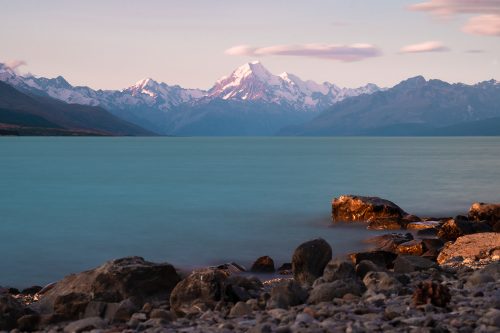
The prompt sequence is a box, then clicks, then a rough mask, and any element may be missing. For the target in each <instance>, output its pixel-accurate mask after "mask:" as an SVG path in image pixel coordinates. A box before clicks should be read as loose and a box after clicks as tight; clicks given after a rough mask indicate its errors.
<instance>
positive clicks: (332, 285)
mask: <svg viewBox="0 0 500 333" xmlns="http://www.w3.org/2000/svg"><path fill="white" fill-rule="evenodd" d="M364 291H365V288H364V286H363V284H361V283H360V282H359V281H358V279H357V278H355V279H343V280H335V281H333V282H327V283H321V284H318V285H316V286H314V288H313V290H312V291H311V294H310V295H309V299H308V300H307V302H308V303H309V304H318V303H321V302H331V301H333V300H334V299H335V298H342V297H343V296H344V295H346V294H352V295H356V296H361V295H362V294H363V292H364Z"/></svg>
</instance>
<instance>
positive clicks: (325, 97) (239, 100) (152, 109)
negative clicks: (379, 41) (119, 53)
mask: <svg viewBox="0 0 500 333" xmlns="http://www.w3.org/2000/svg"><path fill="white" fill-rule="evenodd" d="M0 81H3V82H4V83H6V84H5V85H3V86H0V88H2V89H3V90H5V89H7V88H6V87H5V86H6V85H7V84H8V85H10V86H11V88H15V89H16V90H17V91H18V92H19V93H20V94H22V95H24V97H22V98H21V97H19V96H17V97H16V98H17V99H16V101H17V102H16V101H11V103H10V104H9V105H10V106H9V108H10V109H8V110H10V111H9V112H10V113H9V114H10V116H8V117H7V116H3V117H1V116H2V112H4V111H2V110H0V123H2V118H3V119H4V120H5V119H13V118H12V112H13V111H12V110H13V109H16V107H15V104H16V103H20V101H21V100H22V99H23V98H24V99H26V100H30V101H32V102H33V101H35V102H37V103H48V104H50V105H51V108H48V107H43V108H41V107H40V105H39V106H38V107H37V108H34V107H31V108H30V109H29V110H30V111H29V112H30V115H35V116H39V117H42V118H43V119H45V120H47V121H49V122H50V123H53V124H57V125H58V126H59V127H60V128H63V129H71V130H77V131H84V132H83V133H85V131H94V132H95V133H100V134H105V135H106V134H109V135H124V134H127V135H151V134H153V133H155V134H159V135H184V136H202V135H204V136H241V135H246V136H252V135H276V134H278V135H499V134H500V127H498V126H495V125H494V124H497V123H498V122H497V121H498V119H500V109H499V105H500V103H499V102H500V84H499V83H498V82H497V81H495V80H490V81H484V82H481V83H478V84H475V85H466V84H461V83H458V84H449V83H446V82H444V81H440V80H425V79H424V78H423V77H421V76H419V77H415V78H410V79H408V80H405V81H403V82H401V83H399V84H397V85H396V86H394V87H392V88H388V89H386V88H379V87H378V86H376V85H374V84H367V85H365V86H363V87H359V88H354V89H351V88H340V87H339V86H337V85H335V84H332V83H328V82H324V83H321V84H319V83H316V82H313V81H304V80H302V79H300V78H299V77H297V76H295V75H293V74H289V73H286V72H285V73H282V74H280V75H274V74H272V73H270V72H269V71H268V70H267V69H266V68H265V67H264V66H263V65H262V64H261V63H260V62H257V61H254V62H250V63H246V64H244V65H242V66H240V67H238V68H237V69H235V70H234V71H232V72H231V73H230V75H228V76H225V77H222V78H220V79H219V80H217V81H216V82H215V83H214V85H213V86H212V88H210V89H208V90H200V89H186V88H182V87H180V86H177V85H174V86H172V85H167V84H166V83H162V82H157V81H155V80H153V79H151V78H147V79H143V80H141V81H139V82H137V83H135V84H133V85H132V86H130V87H128V88H125V89H123V90H94V89H91V88H89V87H83V86H72V85H71V84H69V83H68V82H67V81H66V80H65V79H64V78H63V77H62V76H58V77H56V78H52V79H49V78H43V77H35V76H33V75H20V74H18V73H17V72H16V71H14V70H12V69H10V68H9V67H7V66H6V65H3V64H0ZM3 90H0V98H3V97H2V95H3V94H4V92H3ZM7 95H8V94H7ZM7 95H5V96H7ZM8 96H10V95H8ZM6 98H7V97H5V98H3V100H4V104H5V102H6V101H5V99H6ZM54 105H57V107H56V109H57V108H58V109H59V110H60V111H59V112H56V111H54V110H53V109H54ZM0 107H2V104H0ZM77 108H80V109H79V112H84V113H85V112H89V114H99V115H100V117H104V118H106V120H104V118H103V119H101V118H99V117H90V118H89V119H88V120H87V122H86V123H85V124H83V123H81V122H80V123H78V122H76V123H75V121H73V120H72V121H69V120H68V117H76V116H75V115H74V114H73V113H72V112H76V111H72V112H67V113H68V114H69V115H70V116H68V115H67V114H66V113H65V112H64V111H61V110H62V109H65V110H69V109H71V110H74V109H77ZM42 109H43V110H44V111H43V112H42V111H40V112H38V113H37V112H35V111H33V110H42ZM5 110H7V109H5ZM17 110H18V111H19V110H23V112H25V113H26V110H25V109H23V108H17ZM51 110H52V111H51ZM92 112H93V113H92ZM75 114H76V113H75ZM105 115H106V116H105ZM23 117H24V116H23ZM14 118H16V117H14ZM18 118H19V117H18ZM21 118H22V117H21ZM21 118H19V119H21ZM76 118H78V119H79V121H81V118H82V117H81V116H80V115H79V116H78V117H76ZM497 118H498V119H497ZM16 119H17V118H16ZM19 119H17V120H16V121H17V122H18V123H19V122H21V121H20V120H19ZM22 119H24V118H22ZM103 124H106V126H104V125H103ZM28 125H30V124H28ZM31 125H32V124H31ZM31 125H30V126H31ZM46 125H47V124H46ZM16 126H19V124H17V125H16ZM28 127H29V126H28ZM472 129H473V130H472ZM446 133H447V134H446ZM75 135H78V133H77V134H75Z"/></svg>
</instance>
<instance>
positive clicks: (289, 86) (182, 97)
mask: <svg viewBox="0 0 500 333" xmlns="http://www.w3.org/2000/svg"><path fill="white" fill-rule="evenodd" d="M0 80H1V81H5V82H6V83H8V84H10V85H12V86H14V87H15V88H17V89H18V90H20V91H22V92H25V93H29V94H34V95H45V96H49V97H52V98H55V99H58V100H61V101H64V102H67V103H73V104H83V105H90V106H100V107H103V108H104V109H106V110H108V111H110V112H111V113H113V114H114V115H116V116H118V117H121V118H122V119H125V120H127V121H129V122H132V123H135V124H137V125H139V126H142V127H144V128H146V129H149V130H151V131H154V132H157V133H161V134H172V131H174V134H175V131H177V130H178V129H179V128H181V127H185V126H191V125H190V124H193V123H194V122H197V123H199V122H200V121H201V120H200V119H201V118H200V117H202V116H201V114H203V119H208V118H211V117H217V115H221V114H224V119H222V120H220V121H222V122H223V123H224V121H225V119H226V118H227V117H236V116H241V117H243V118H245V119H246V120H243V119H239V120H238V121H240V122H241V124H246V123H247V122H248V124H251V123H252V122H253V121H255V125H251V126H254V127H253V129H249V130H248V131H247V132H248V133H250V134H251V133H255V131H254V129H255V128H257V127H258V128H259V132H258V133H269V134H272V133H274V132H273V131H275V130H277V129H278V128H279V126H280V124H281V125H287V124H289V123H292V124H293V123H296V122H297V121H299V120H304V119H306V118H307V119H309V118H310V117H312V116H313V115H314V114H316V113H317V112H319V111H322V110H323V109H325V108H327V107H330V106H332V105H334V104H335V103H337V102H339V101H341V100H344V99H345V98H347V97H352V96H357V95H360V94H367V93H368V94H370V93H373V92H375V91H378V90H380V89H379V88H378V87H377V86H375V85H373V84H369V85H367V86H364V87H361V88H357V89H349V88H340V87H338V86H336V85H334V84H331V83H328V82H325V83H322V84H318V83H316V82H313V81H303V80H301V79H300V78H299V77H297V76H295V75H293V74H289V73H283V74H281V75H274V74H272V73H270V72H269V71H268V70H267V69H266V68H265V67H264V66H263V65H262V64H261V63H260V62H257V61H254V62H250V63H247V64H244V65H242V66H240V67H238V68H237V69H236V70H234V71H233V72H232V73H231V74H230V75H229V76H227V77H223V78H221V79H220V80H218V81H217V82H216V83H215V84H214V86H213V87H212V88H211V89H209V90H208V91H204V90H199V89H185V88H182V87H180V86H178V85H173V86H171V85H168V84H166V83H163V82H157V81H155V80H153V79H151V78H147V79H143V80H141V81H138V82H137V83H135V84H134V85H132V86H130V87H128V88H125V89H122V90H94V89H92V88H89V87H82V86H72V85H71V84H70V83H68V82H67V81H66V80H65V79H64V78H63V77H62V76H58V77H56V78H52V79H49V78H44V77H36V76H33V75H31V74H28V75H20V74H18V73H17V72H16V71H14V70H12V69H10V68H9V67H7V66H5V65H3V64H0ZM207 110H210V112H208V113H207V112H206V111H207ZM262 110H267V111H265V112H262ZM305 111H307V112H305ZM266 112H267V113H266ZM240 113H241V115H240ZM243 113H244V115H243ZM296 113H298V114H296ZM300 113H303V115H300ZM250 118H251V119H250ZM181 119H182V120H181ZM271 119H272V120H271ZM210 121H217V120H210ZM271 123H272V125H270V124H271ZM193 126H194V125H193ZM197 126H198V125H197ZM207 126H208V125H207ZM207 126H205V125H199V127H197V128H204V129H206V128H208V127H207ZM245 126H246V125H245ZM248 126H250V125H248ZM212 128H215V127H214V126H212ZM266 131H267V132H266ZM210 133H211V132H210ZM231 133H232V132H231Z"/></svg>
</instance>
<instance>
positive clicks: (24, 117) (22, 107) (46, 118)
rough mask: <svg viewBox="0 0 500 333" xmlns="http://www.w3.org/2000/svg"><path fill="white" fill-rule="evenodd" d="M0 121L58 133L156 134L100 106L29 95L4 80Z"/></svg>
mask: <svg viewBox="0 0 500 333" xmlns="http://www.w3.org/2000/svg"><path fill="white" fill-rule="evenodd" d="M0 122H1V123H3V124H4V125H12V126H14V125H15V126H16V127H17V128H22V127H30V128H52V129H59V130H60V131H57V132H58V133H63V134H64V133H66V131H68V133H71V132H75V133H87V134H98V135H153V133H151V132H149V131H147V130H144V129H142V128H141V127H139V126H137V125H133V124H130V123H128V122H126V121H124V120H122V119H120V118H118V117H116V116H114V115H112V114H110V113H109V112H108V111H106V110H104V109H102V108H100V107H92V106H86V105H79V104H67V103H64V102H61V101H59V100H55V99H53V98H50V97H46V96H35V95H27V94H25V93H22V92H20V91H18V90H16V89H15V88H13V87H11V86H10V85H8V84H6V83H4V82H0ZM24 132H25V131H24ZM24 132H23V133H24Z"/></svg>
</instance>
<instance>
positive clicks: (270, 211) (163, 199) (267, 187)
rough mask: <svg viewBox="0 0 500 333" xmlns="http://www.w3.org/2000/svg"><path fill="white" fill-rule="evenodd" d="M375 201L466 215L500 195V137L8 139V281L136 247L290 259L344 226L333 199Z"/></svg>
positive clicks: (2, 163) (2, 211) (1, 267)
mask: <svg viewBox="0 0 500 333" xmlns="http://www.w3.org/2000/svg"><path fill="white" fill-rule="evenodd" d="M350 193H352V194H360V195H375V196H380V197H383V198H386V199H389V200H392V201H394V202H395V203H397V204H398V205H400V206H401V207H402V208H403V209H405V210H406V211H407V212H409V213H413V214H416V215H421V216H426V215H427V216H453V215H457V214H464V213H466V212H467V210H468V208H469V206H470V204H471V203H472V202H474V201H485V202H500V138H498V137H484V138H482V137H481V138H479V137H453V138H429V137H426V138H408V137H404V138H401V137H395V138H378V137H366V138H359V137H352V138H346V137H342V138H281V137H280V138H166V137H161V138H128V137H126V138H76V137H75V138H67V137H57V138H56V137H2V138H0V253H1V256H0V285H2V286H16V287H25V286H29V285H32V284H40V285H43V284H45V283H49V282H53V281H55V280H57V279H60V278H62V277H63V276H64V275H67V274H69V273H74V272H78V271H81V270H84V269H88V268H91V267H94V266H96V265H99V264H101V263H103V262H104V261H106V260H109V259H112V258H117V257H123V256H128V255H140V256H143V257H145V258H146V259H148V260H152V261H168V262H171V263H172V264H174V265H176V266H178V267H196V266H203V265H209V264H219V263H224V262H229V261H235V262H238V263H240V264H243V265H245V266H249V265H250V264H251V262H252V261H253V260H254V259H256V258H257V257H259V256H261V255H270V256H271V257H273V258H274V259H275V262H276V263H277V264H278V265H280V264H281V263H283V262H285V261H289V260H290V257H291V254H292V252H293V249H294V248H295V247H296V246H298V245H299V244H300V243H301V242H303V241H307V240H309V239H311V238H315V237H323V238H325V239H326V240H328V242H329V243H330V244H331V245H332V247H333V251H334V254H337V255H340V254H345V253H347V252H349V251H353V250H356V249H358V248H360V247H361V246H362V242H361V241H362V239H364V238H366V237H369V236H370V235H371V234H372V233H373V232H371V231H366V230H364V229H363V228H361V227H353V226H343V225H340V226H332V225H331V221H330V213H331V212H330V210H331V205H330V204H331V199H332V198H333V197H335V196H338V195H341V194H350Z"/></svg>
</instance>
